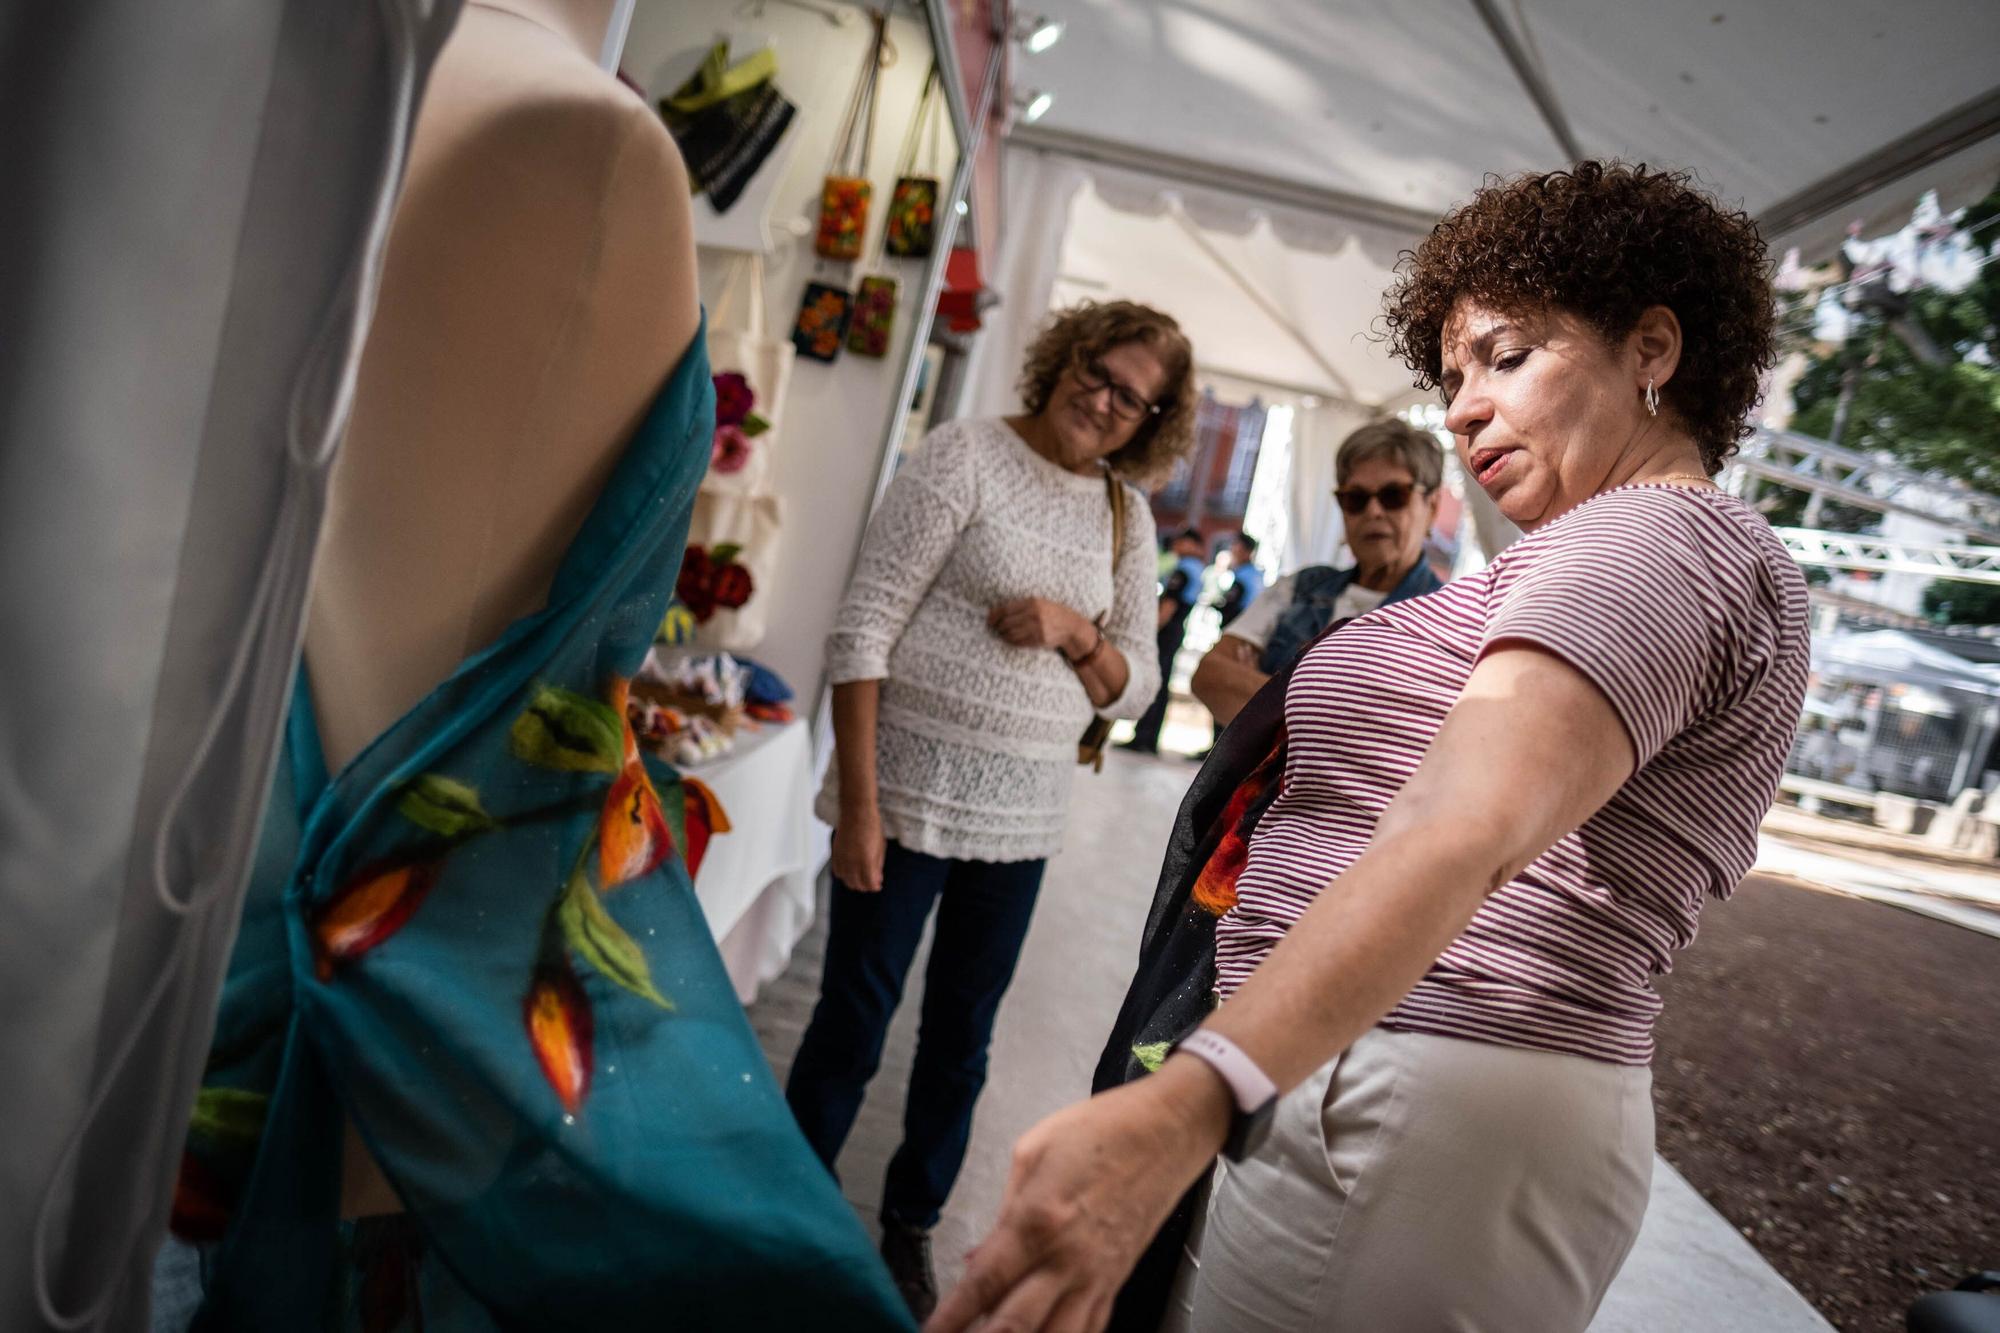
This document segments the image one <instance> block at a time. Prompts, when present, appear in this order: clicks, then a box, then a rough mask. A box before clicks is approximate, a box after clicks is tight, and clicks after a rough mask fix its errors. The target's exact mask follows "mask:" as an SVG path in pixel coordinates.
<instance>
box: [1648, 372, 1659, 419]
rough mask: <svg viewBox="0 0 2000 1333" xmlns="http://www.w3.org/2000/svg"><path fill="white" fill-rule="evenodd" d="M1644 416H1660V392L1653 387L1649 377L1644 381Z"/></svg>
mask: <svg viewBox="0 0 2000 1333" xmlns="http://www.w3.org/2000/svg"><path fill="white" fill-rule="evenodd" d="M1646 415H1647V416H1649V417H1656V416H1658V415H1660V391H1659V390H1658V389H1656V388H1654V387H1653V381H1652V379H1651V378H1650V377H1648V378H1647V380H1646Z"/></svg>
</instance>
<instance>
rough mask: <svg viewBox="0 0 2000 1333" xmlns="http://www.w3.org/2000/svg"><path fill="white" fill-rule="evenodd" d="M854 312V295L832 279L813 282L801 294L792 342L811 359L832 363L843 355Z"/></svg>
mask: <svg viewBox="0 0 2000 1333" xmlns="http://www.w3.org/2000/svg"><path fill="white" fill-rule="evenodd" d="M853 315H854V297H853V295H852V294H850V293H849V292H848V290H847V289H846V288H845V287H836V286H834V285H833V284H832V283H830V282H818V281H814V282H809V283H807V284H806V291H805V295H804V296H802V297H800V298H799V316H798V319H797V321H796V322H795V323H794V324H793V325H792V346H793V347H794V348H796V349H797V351H798V354H799V355H800V356H802V357H805V358H806V359H807V360H809V361H820V362H825V363H827V364H831V363H832V362H834V361H835V360H837V359H838V358H839V356H840V346H841V344H842V342H844V341H845V340H846V338H847V323H848V320H849V319H851V318H852V317H853Z"/></svg>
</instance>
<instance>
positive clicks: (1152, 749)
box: [1122, 528, 1208, 754]
mask: <svg viewBox="0 0 2000 1333" xmlns="http://www.w3.org/2000/svg"><path fill="white" fill-rule="evenodd" d="M1172 550H1173V554H1174V567H1173V569H1172V571H1171V572H1170V573H1168V575H1167V577H1166V579H1165V580H1164V581H1162V583H1161V584H1160V603H1159V633H1158V635H1157V636H1156V639H1155V643H1156V646H1157V647H1158V649H1159V657H1160V689H1159V693H1157V694H1155V695H1154V696H1153V702H1152V703H1151V705H1149V706H1148V707H1147V709H1146V712H1145V714H1144V715H1143V716H1142V717H1140V719H1139V724H1138V726H1137V728H1136V729H1135V730H1134V731H1133V733H1132V739H1131V740H1129V741H1127V742H1125V744H1124V746H1123V747H1122V748H1124V749H1127V750H1131V751H1133V752H1135V753H1138V754H1158V753H1159V752H1160V728H1161V727H1163V726H1165V725H1166V721H1167V703H1168V700H1169V699H1170V698H1171V697H1172V695H1173V685H1172V678H1173V674H1174V658H1175V656H1176V655H1178V654H1179V652H1180V650H1181V643H1182V641H1183V640H1185V639H1186V638H1187V623H1188V616H1189V614H1190V613H1191V612H1193V610H1194V608H1195V603H1196V602H1197V601H1198V600H1200V598H1201V579H1202V575H1203V574H1205V573H1207V572H1208V561H1207V559H1206V557H1207V555H1208V545H1207V543H1205V542H1204V541H1203V540H1202V536H1201V531H1200V529H1198V528H1183V529H1182V530H1181V531H1180V532H1178V533H1176V534H1175V535H1174V540H1173V544H1172Z"/></svg>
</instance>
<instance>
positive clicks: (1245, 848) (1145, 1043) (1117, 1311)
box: [1090, 620, 1349, 1333]
mask: <svg viewBox="0 0 2000 1333" xmlns="http://www.w3.org/2000/svg"><path fill="white" fill-rule="evenodd" d="M1347 623H1349V622H1348V621H1346V620H1338V621H1335V622H1334V623H1333V624H1332V625H1330V626H1328V627H1327V628H1326V629H1325V630H1323V631H1321V633H1320V634H1319V635H1318V637H1316V638H1314V639H1313V640H1312V643H1315V644H1316V643H1318V642H1319V640H1320V639H1323V638H1325V637H1326V636H1327V635H1328V634H1332V633H1334V632H1336V631H1337V630H1339V629H1340V627H1341V626H1343V625H1346V624H1347ZM1311 646H1312V645H1311V644H1308V645H1307V647H1308V648H1310V647H1311ZM1304 657H1305V652H1304V651H1303V650H1301V651H1300V652H1299V653H1298V654H1297V655H1296V656H1294V657H1293V658H1292V660H1291V661H1290V662H1289V663H1287V664H1286V666H1285V667H1284V668H1283V669H1282V670H1280V671H1279V672H1278V674H1277V675H1275V676H1273V677H1271V679H1270V680H1267V681H1265V682H1264V685H1263V687H1262V688H1261V689H1259V690H1258V691H1257V693H1256V694H1254V695H1252V696H1251V699H1250V702H1249V703H1247V704H1245V705H1244V706H1243V711H1242V712H1240V713H1238V714H1237V715H1236V717H1235V718H1234V719H1233V720H1232V721H1231V722H1230V724H1229V725H1228V726H1226V727H1224V728H1223V729H1222V733H1221V734H1220V735H1219V736H1217V737H1216V738H1215V747H1214V749H1212V750H1210V751H1209V756H1208V759H1207V761H1206V762H1205V763H1203V764H1202V766H1201V771H1200V772H1199V773H1197V774H1196V775H1195V779H1194V784H1193V785H1192V786H1191V787H1189V788H1188V794H1187V796H1186V797H1185V798H1184V799H1183V800H1182V801H1181V808H1180V813H1179V814H1178V815H1176V816H1175V818H1174V831H1173V833H1172V834H1171V835H1170V836H1169V837H1168V839H1167V854H1166V858H1165V859H1164V860H1163V861H1162V862H1161V865H1160V880H1159V887H1158V888H1157V889H1156V890H1155V891H1154V893H1153V906H1152V909H1151V910H1150V911H1149V912H1148V913H1147V916H1146V932H1145V934H1144V935H1143V936H1142V937H1141V939H1140V943H1139V966H1138V968H1137V969H1136V970H1135V971H1134V973H1133V976H1132V984H1131V986H1130V987H1129V988H1128V989H1127V990H1126V992H1125V1000H1124V1003H1123V1004H1121V1005H1120V1006H1119V1010H1118V1018H1117V1020H1116V1021H1115V1022H1114V1023H1113V1024H1112V1027H1111V1035H1110V1038H1109V1040H1107V1041H1106V1042H1105V1045H1104V1051H1103V1053H1102V1054H1101V1055H1100V1056H1099V1057H1098V1061H1097V1071H1096V1073H1095V1074H1094V1075H1093V1076H1092V1078H1091V1083H1090V1090H1091V1092H1092V1093H1093V1094H1095V1093H1099V1092H1104V1091H1106V1090H1108V1089H1111V1088H1115V1087H1119V1086H1121V1085H1123V1084H1126V1083H1131V1082H1134V1081H1135V1080H1137V1079H1141V1078H1144V1077H1145V1076H1146V1075H1148V1074H1150V1073H1152V1072H1153V1071H1154V1070H1156V1069H1158V1068H1159V1067H1160V1064H1161V1062H1163V1061H1164V1060H1165V1059H1166V1057H1167V1053H1168V1052H1169V1051H1171V1050H1172V1049H1173V1047H1174V1043H1176V1042H1178V1041H1179V1040H1180V1039H1181V1038H1182V1037H1185V1036H1186V1035H1187V1034H1188V1033H1190V1032H1192V1031H1193V1030H1194V1029H1195V1028H1197V1027H1199V1026H1201V1023H1202V1020H1203V1019H1205V1018H1207V1017H1208V1015H1209V1013H1210V1012H1211V1011H1212V1010H1213V1009H1214V1007H1215V923H1216V922H1217V921H1218V920H1220V919H1221V917H1222V914H1223V913H1224V912H1226V911H1228V910H1229V908H1230V907H1232V906H1234V905H1235V902H1236V877H1237V875H1238V874H1239V873H1240V872H1241V871H1242V869H1243V865H1244V862H1245V861H1246V860H1247V859H1248V856H1249V849H1250V839H1251V836H1252V835H1253V834H1254V833H1255V832H1256V829H1257V825H1258V823H1259V821H1261V820H1262V819H1263V817H1264V815H1265V813H1266V812H1267V811H1268V810H1269V809H1270V808H1271V805H1272V803H1273V802H1274V801H1276V800H1277V797H1278V793H1279V790H1280V785H1281V783H1282V780H1283V777H1284V772H1285V749H1286V736H1285V691H1286V689H1287V688H1288V687H1289V686H1290V685H1291V682H1292V673H1293V672H1294V671H1295V670H1297V669H1298V664H1299V662H1300V661H1301V660H1303V659H1304ZM1201 1189H1202V1186H1201V1183H1199V1182H1198V1183H1196V1184H1195V1185H1194V1186H1193V1187H1192V1188H1190V1189H1189V1190H1188V1191H1187V1193H1186V1194H1184V1195H1182V1196H1181V1199H1180V1202H1179V1203H1177V1204H1176V1205H1175V1206H1174V1211H1173V1212H1172V1213H1170V1214H1169V1215H1168V1217H1167V1220H1166V1221H1165V1222H1164V1223H1162V1224H1161V1226H1160V1229H1159V1231H1158V1232H1156V1233H1155V1234H1154V1236H1153V1239H1152V1241H1151V1243H1150V1244H1148V1245H1147V1247H1146V1249H1145V1250H1144V1251H1143V1252H1142V1253H1141V1254H1140V1256H1139V1260H1138V1262H1137V1263H1136V1264H1135V1265H1134V1266H1133V1269H1132V1273H1131V1276H1130V1277H1128V1278H1127V1279H1126V1280H1125V1285H1124V1286H1123V1287H1122V1288H1120V1290H1119V1292H1118V1298H1117V1303H1116V1304H1115V1305H1114V1306H1113V1307H1112V1312H1111V1320H1110V1322H1109V1323H1108V1324H1107V1325H1106V1329H1107V1330H1108V1333H1141V1331H1142V1330H1143V1333H1153V1330H1155V1329H1157V1328H1159V1326H1160V1321H1161V1318H1162V1316H1163V1315H1164V1314H1165V1313H1166V1306H1167V1300H1168V1297H1169V1295H1170V1294H1171V1291H1172V1288H1173V1282H1174V1273H1175V1271H1176V1270H1177V1269H1178V1268H1179V1267H1180V1263H1181V1255H1182V1252H1183V1250H1184V1249H1185V1247H1186V1245H1187V1238H1188V1234H1189V1232H1190V1231H1191V1230H1192V1229H1193V1226H1194V1215H1195V1209H1196V1207H1197V1206H1198V1205H1199V1203H1200V1200H1201Z"/></svg>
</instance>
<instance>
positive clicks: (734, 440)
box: [708, 426, 750, 476]
mask: <svg viewBox="0 0 2000 1333" xmlns="http://www.w3.org/2000/svg"><path fill="white" fill-rule="evenodd" d="M749 462H750V437H749V436H748V435H745V434H744V433H743V428H742V427H741V426H717V427H716V428H715V443H714V446H713V448H712V449H711V450H710V452H709V456H708V465H709V467H710V469H712V470H713V471H715V472H719V473H721V474H722V475H723V476H730V475H732V474H734V473H737V472H741V471H742V470H743V468H744V466H745V465H746V464H748V463H749Z"/></svg>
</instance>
